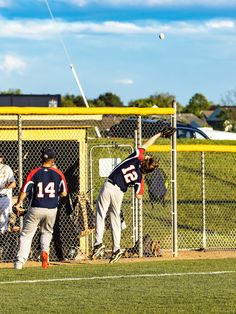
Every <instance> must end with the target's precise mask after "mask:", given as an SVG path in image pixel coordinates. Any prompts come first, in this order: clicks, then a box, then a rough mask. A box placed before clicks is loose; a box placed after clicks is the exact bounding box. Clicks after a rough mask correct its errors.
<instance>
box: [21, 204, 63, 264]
mask: <svg viewBox="0 0 236 314" xmlns="http://www.w3.org/2000/svg"><path fill="white" fill-rule="evenodd" d="M56 214H57V208H50V209H49V208H39V207H32V208H30V209H29V211H28V212H27V214H26V217H25V220H24V224H23V229H22V232H21V234H20V242H19V250H18V253H17V257H16V259H17V261H20V262H22V263H25V262H26V261H27V259H28V256H29V253H30V248H31V244H32V240H33V237H34V234H35V232H36V230H37V227H38V225H39V227H40V245H41V251H46V252H48V254H49V246H50V242H51V240H52V234H53V227H54V224H55V220H56Z"/></svg>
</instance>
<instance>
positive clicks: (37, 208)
mask: <svg viewBox="0 0 236 314" xmlns="http://www.w3.org/2000/svg"><path fill="white" fill-rule="evenodd" d="M54 158H55V152H54V150H53V149H52V148H46V149H44V150H43V152H42V166H41V167H38V168H36V169H34V170H32V171H30V173H29V174H28V175H27V177H26V180H25V182H24V184H23V186H22V188H21V192H20V194H19V197H18V200H17V203H16V204H15V205H14V207H15V212H16V213H20V211H21V208H20V205H21V204H23V201H24V199H25V198H26V196H27V194H28V195H29V197H30V208H29V210H28V211H27V213H26V217H25V219H24V224H23V229H22V231H21V234H20V242H19V249H18V252H17V256H16V261H15V264H14V268H15V269H22V267H23V265H24V264H25V263H26V261H27V259H28V256H29V253H30V248H31V244H32V239H33V236H34V234H35V232H36V230H37V227H38V225H40V245H41V260H42V267H43V268H48V266H49V247H50V242H51V239H52V234H53V227H54V224H55V220H56V214H57V206H58V201H59V198H60V197H65V196H66V195H67V191H68V189H67V184H66V180H65V177H64V174H63V173H62V172H61V170H59V169H57V168H56V167H55V165H54Z"/></svg>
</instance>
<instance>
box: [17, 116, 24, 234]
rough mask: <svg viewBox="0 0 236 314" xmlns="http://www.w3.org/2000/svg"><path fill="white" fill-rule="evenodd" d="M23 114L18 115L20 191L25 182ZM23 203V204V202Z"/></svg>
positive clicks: (21, 222) (21, 220) (21, 223)
mask: <svg viewBox="0 0 236 314" xmlns="http://www.w3.org/2000/svg"><path fill="white" fill-rule="evenodd" d="M22 162H23V157H22V116H21V115H20V114H19V115H18V169H19V172H18V180H19V193H20V189H21V187H22V184H23V167H22ZM22 205H23V204H22ZM22 228H23V217H21V218H20V230H22Z"/></svg>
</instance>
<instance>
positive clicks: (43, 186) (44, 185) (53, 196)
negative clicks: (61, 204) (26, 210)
mask: <svg viewBox="0 0 236 314" xmlns="http://www.w3.org/2000/svg"><path fill="white" fill-rule="evenodd" d="M67 190H68V188H67V184H66V180H65V177H64V174H63V173H62V172H61V170H59V169H56V168H54V167H50V168H48V167H43V166H42V167H39V168H36V169H34V170H31V171H30V173H29V174H28V175H27V177H26V179H25V182H24V184H23V186H22V188H21V191H22V192H25V193H28V194H29V197H30V206H31V207H41V208H56V207H57V205H58V201H59V197H60V193H62V192H67Z"/></svg>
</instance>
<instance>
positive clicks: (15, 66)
mask: <svg viewBox="0 0 236 314" xmlns="http://www.w3.org/2000/svg"><path fill="white" fill-rule="evenodd" d="M25 69H26V63H25V62H24V61H23V60H22V59H21V58H20V57H17V56H13V55H10V54H8V55H5V56H4V57H3V61H2V62H1V63H0V71H2V72H5V73H11V72H17V73H19V74H23V72H24V71H25Z"/></svg>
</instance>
